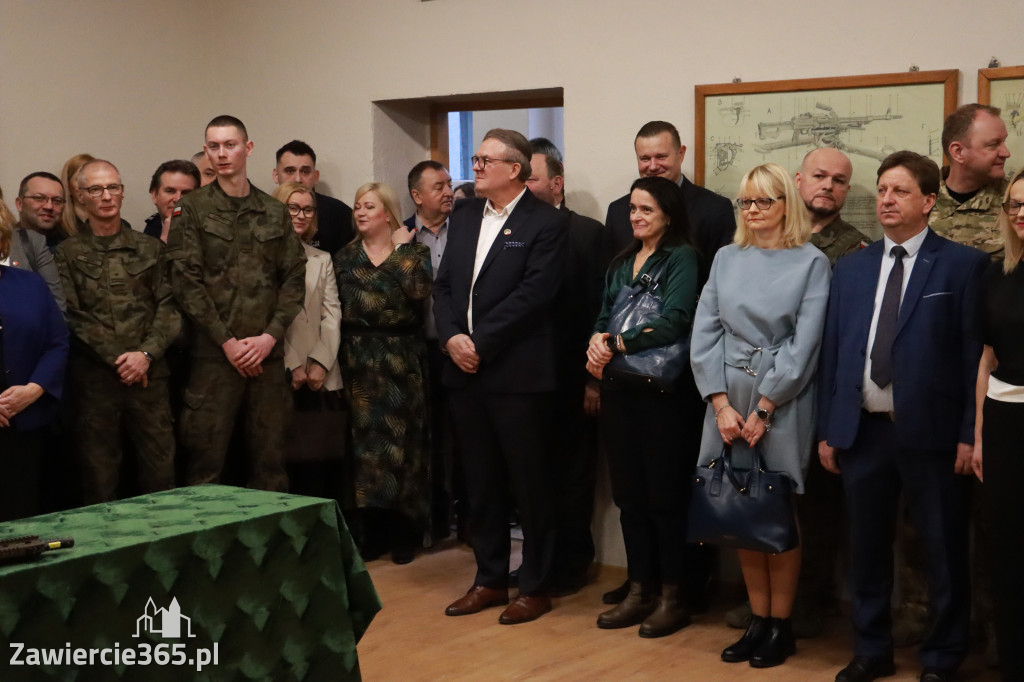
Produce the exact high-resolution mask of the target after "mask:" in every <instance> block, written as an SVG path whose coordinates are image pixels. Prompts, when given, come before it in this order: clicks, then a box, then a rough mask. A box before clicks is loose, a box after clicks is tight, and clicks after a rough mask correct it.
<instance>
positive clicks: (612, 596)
mask: <svg viewBox="0 0 1024 682" xmlns="http://www.w3.org/2000/svg"><path fill="white" fill-rule="evenodd" d="M627 594H629V578H626V580H625V581H624V582H623V583H622V584H621V585H619V586H618V587H616V588H615V589H614V590H608V591H607V592H605V593H604V594H603V595H601V601H602V602H604V603H605V604H618V603H619V602H621V601H622V600H623V599H625V598H626V595H627Z"/></svg>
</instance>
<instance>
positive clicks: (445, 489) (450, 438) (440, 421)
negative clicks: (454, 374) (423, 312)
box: [427, 339, 468, 538]
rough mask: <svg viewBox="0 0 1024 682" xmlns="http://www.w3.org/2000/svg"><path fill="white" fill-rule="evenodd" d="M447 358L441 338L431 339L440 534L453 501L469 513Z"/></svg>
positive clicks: (434, 489) (434, 488) (430, 397)
mask: <svg viewBox="0 0 1024 682" xmlns="http://www.w3.org/2000/svg"><path fill="white" fill-rule="evenodd" d="M446 362H448V358H447V356H446V355H445V354H444V353H442V352H441V347H440V345H438V342H437V339H427V368H428V377H429V384H428V386H429V389H430V390H429V392H428V393H427V410H428V411H429V418H430V457H431V460H430V466H431V470H430V475H431V506H432V509H431V515H432V517H433V518H432V521H433V523H432V528H433V533H434V536H435V537H437V538H442V537H447V536H448V533H449V530H448V529H449V527H450V524H451V519H450V514H451V511H452V503H453V502H454V501H455V500H459V509H457V510H456V512H457V513H458V514H459V515H460V516H462V517H464V516H466V514H467V510H466V507H467V506H468V505H467V504H466V501H465V500H464V499H463V498H464V497H465V487H466V486H465V482H464V480H463V475H462V463H461V462H460V460H459V449H458V448H457V447H455V427H454V426H453V425H452V419H451V410H450V409H449V405H448V402H449V401H448V389H447V388H445V387H444V384H442V383H441V374H442V372H443V370H444V365H445V363H446Z"/></svg>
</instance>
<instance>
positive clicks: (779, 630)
mask: <svg viewBox="0 0 1024 682" xmlns="http://www.w3.org/2000/svg"><path fill="white" fill-rule="evenodd" d="M768 623H769V627H768V632H767V634H766V635H765V636H764V638H763V639H762V640H761V643H760V644H758V645H757V648H756V649H754V652H753V653H752V654H751V655H750V667H751V668H774V667H775V666H777V665H782V664H783V663H785V662H786V659H787V658H789V657H790V656H792V655H793V654H795V653H796V638H795V637H793V628H792V626H791V624H790V620H789V618H769V619H768Z"/></svg>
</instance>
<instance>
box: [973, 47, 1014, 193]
mask: <svg viewBox="0 0 1024 682" xmlns="http://www.w3.org/2000/svg"><path fill="white" fill-rule="evenodd" d="M978 103H979V104H988V105H990V106H994V107H999V108H1000V109H1001V110H1002V111H1001V112H1000V114H999V115H1000V116H1001V117H1002V119H1003V122H1004V123H1006V132H1007V138H1006V146H1007V147H1009V149H1010V158H1009V159H1008V160H1007V161H1006V176H1007V177H1011V176H1012V175H1013V173H1014V172H1015V171H1016V170H1017V169H1019V168H1024V66H1004V67H1000V68H995V69H978Z"/></svg>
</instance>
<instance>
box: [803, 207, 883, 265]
mask: <svg viewBox="0 0 1024 682" xmlns="http://www.w3.org/2000/svg"><path fill="white" fill-rule="evenodd" d="M811 243H812V244H814V245H815V246H817V247H818V249H819V250H820V251H821V252H822V253H823V254H825V255H826V256H827V257H828V262H829V264H830V265H835V264H836V261H837V260H839V259H840V258H842V257H843V256H845V255H846V254H848V253H853V252H854V251H856V250H857V249H862V248H864V247H865V246H867V245H868V244H870V243H871V239H870V238H868V237H866V236H865V235H864V233H863V232H861V231H860V230H858V229H857V228H856V227H854V226H853V225H851V224H850V223H848V222H846V221H845V220H843V219H842V218H841V217H838V216H837V217H836V219H835V220H833V221H832V222H830V223H829V224H828V225H826V226H825V227H823V228H821V232H815V233H814V234H812V235H811Z"/></svg>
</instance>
